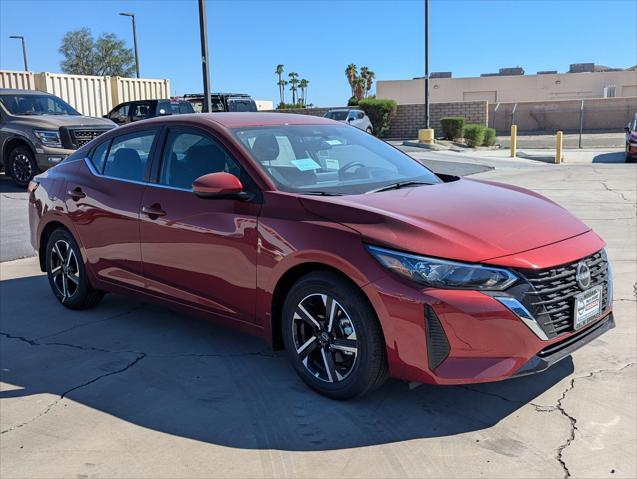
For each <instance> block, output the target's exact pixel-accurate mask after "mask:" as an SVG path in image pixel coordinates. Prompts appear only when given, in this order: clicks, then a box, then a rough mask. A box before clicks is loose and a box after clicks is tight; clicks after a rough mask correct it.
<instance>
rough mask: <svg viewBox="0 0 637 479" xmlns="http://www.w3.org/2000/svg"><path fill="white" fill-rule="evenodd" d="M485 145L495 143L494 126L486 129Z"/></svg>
mask: <svg viewBox="0 0 637 479" xmlns="http://www.w3.org/2000/svg"><path fill="white" fill-rule="evenodd" d="M483 145H484V146H493V145H495V130H494V129H493V128H487V129H486V130H484V143H483Z"/></svg>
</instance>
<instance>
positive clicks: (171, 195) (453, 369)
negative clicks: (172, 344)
mask: <svg viewBox="0 0 637 479" xmlns="http://www.w3.org/2000/svg"><path fill="white" fill-rule="evenodd" d="M29 189H30V208H29V216H30V224H31V241H32V243H33V246H34V247H35V248H36V250H37V251H38V253H39V258H40V265H41V268H42V270H43V271H46V272H47V274H48V278H49V282H50V285H51V289H52V290H53V293H54V294H55V296H56V297H57V298H58V299H59V301H60V302H61V303H62V304H63V305H64V306H66V307H68V308H71V309H80V308H88V307H92V306H95V305H96V304H97V303H98V302H99V301H100V299H101V298H102V296H103V294H104V293H105V292H117V293H124V294H133V295H136V296H138V297H140V298H142V299H146V300H150V301H155V302H158V303H161V304H163V305H166V306H168V307H170V308H175V309H177V310H179V311H183V312H189V313H195V314H199V315H203V316H204V317H207V318H210V319H214V320H216V321H219V322H221V323H223V324H228V325H232V326H234V327H237V328H240V329H242V330H244V331H246V332H248V333H251V334H254V335H257V336H260V337H262V338H264V339H265V340H266V341H268V342H269V343H270V344H271V345H272V346H273V347H274V348H285V350H286V352H287V355H288V356H289V359H290V361H291V363H292V365H293V367H294V369H295V370H296V372H297V373H298V374H299V376H300V377H301V379H302V380H303V381H305V382H306V383H307V384H308V385H309V386H311V387H312V388H314V389H315V390H317V391H319V392H320V393H322V394H325V395H327V396H330V397H334V398H350V397H354V396H358V395H361V394H364V393H366V392H369V391H371V390H373V389H374V388H376V387H378V386H379V385H380V384H382V383H383V381H384V380H385V379H386V378H387V377H388V376H392V377H395V378H400V379H404V380H409V381H416V382H423V383H433V384H464V383H477V382H486V381H498V380H501V379H506V378H510V377H514V376H519V375H524V374H529V373H535V372H539V371H542V370H545V369H546V368H548V367H549V366H550V365H552V364H553V363H555V362H557V361H559V360H561V359H563V358H564V357H566V356H568V355H569V354H570V353H571V352H572V351H574V350H575V349H577V348H579V347H581V346H582V345H583V344H585V343H588V342H590V341H591V340H593V339H594V338H596V337H598V336H599V335H601V334H603V333H604V332H605V331H608V330H609V329H611V328H612V327H614V321H613V316H612V313H611V306H612V276H611V272H610V265H609V263H608V259H607V257H606V253H605V251H604V242H603V241H602V240H601V239H600V238H599V236H597V235H596V234H595V233H594V232H593V231H591V229H590V228H589V227H588V226H586V225H585V224H583V223H582V222H581V221H579V220H578V219H576V218H575V217H574V216H572V215H571V214H570V213H569V212H567V211H566V210H564V209H563V208H561V207H560V206H558V205H557V204H555V203H553V202H552V201H550V200H548V199H546V198H544V197H542V196H540V195H538V194H536V193H533V192H531V191H527V190H524V189H522V188H518V187H513V186H508V185H504V184H499V183H493V182H489V181H480V180H471V179H464V178H457V177H453V176H445V175H436V174H434V173H432V172H431V171H430V170H428V169H427V168H425V167H424V166H423V165H422V164H420V163H419V162H417V161H415V160H414V159H412V158H410V157H409V156H407V155H405V154H404V153H402V152H401V151H399V150H397V149H395V148H393V147H392V146H390V145H388V144H386V143H384V142H382V141H379V140H377V139H375V138H374V137H372V136H371V135H369V134H367V133H365V132H361V131H360V130H358V129H356V128H353V127H351V126H347V125H343V124H340V123H337V122H335V121H332V120H328V119H324V118H318V117H312V116H305V115H283V114H272V113H261V114H259V113H229V114H228V113H217V114H210V115H204V114H201V115H179V116H174V117H163V118H157V119H151V120H146V121H141V122H138V123H133V124H130V125H127V126H124V127H120V128H118V129H115V130H112V131H110V132H108V133H105V134H104V135H102V136H100V137H99V138H97V139H96V140H94V141H93V142H91V143H89V144H88V145H86V146H85V147H83V148H81V149H80V150H78V151H77V152H76V153H75V154H74V155H71V156H70V157H69V158H68V159H67V160H65V161H64V162H62V163H60V164H59V165H58V166H56V167H55V168H52V169H51V170H48V171H47V172H46V173H43V174H41V175H39V176H38V177H36V179H35V180H34V181H33V182H32V183H31V185H30V187H29Z"/></svg>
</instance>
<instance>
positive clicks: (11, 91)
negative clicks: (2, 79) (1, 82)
mask: <svg viewBox="0 0 637 479" xmlns="http://www.w3.org/2000/svg"><path fill="white" fill-rule="evenodd" d="M0 95H49V96H53V95H51V94H50V93H47V92H45V91H40V90H23V89H20V88H0Z"/></svg>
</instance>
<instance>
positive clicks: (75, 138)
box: [69, 128, 107, 148]
mask: <svg viewBox="0 0 637 479" xmlns="http://www.w3.org/2000/svg"><path fill="white" fill-rule="evenodd" d="M105 131H107V130H89V129H79V128H74V129H72V130H70V131H69V132H70V133H71V141H72V142H73V144H74V145H75V147H76V148H80V147H82V146H84V145H86V144H87V143H88V142H89V141H91V140H93V139H95V138H97V137H98V136H100V135H101V134H102V133H104V132H105Z"/></svg>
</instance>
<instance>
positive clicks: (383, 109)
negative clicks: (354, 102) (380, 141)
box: [358, 98, 397, 138]
mask: <svg viewBox="0 0 637 479" xmlns="http://www.w3.org/2000/svg"><path fill="white" fill-rule="evenodd" d="M358 106H359V107H360V108H361V109H362V110H363V111H364V112H365V114H367V116H368V117H369V119H370V121H371V122H372V125H373V126H374V135H376V136H377V137H379V138H382V137H384V136H385V135H386V134H387V131H388V130H389V123H390V122H391V119H392V118H393V116H394V115H395V114H396V108H397V107H396V102H395V101H394V100H379V99H377V98H365V99H364V100H360V101H359V102H358Z"/></svg>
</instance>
